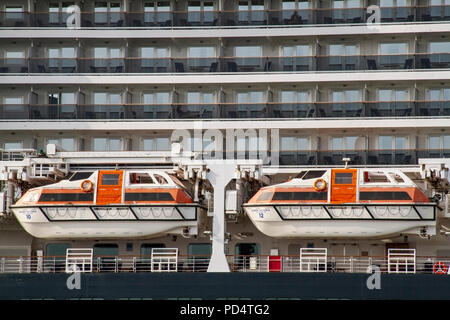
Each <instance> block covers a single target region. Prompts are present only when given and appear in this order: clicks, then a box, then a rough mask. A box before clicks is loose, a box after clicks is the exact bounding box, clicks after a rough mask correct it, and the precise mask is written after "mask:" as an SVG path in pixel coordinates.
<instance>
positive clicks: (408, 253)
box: [388, 249, 416, 273]
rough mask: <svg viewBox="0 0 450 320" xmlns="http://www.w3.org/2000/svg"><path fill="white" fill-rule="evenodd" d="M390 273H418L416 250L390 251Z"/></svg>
mask: <svg viewBox="0 0 450 320" xmlns="http://www.w3.org/2000/svg"><path fill="white" fill-rule="evenodd" d="M388 273H416V249H389V250H388Z"/></svg>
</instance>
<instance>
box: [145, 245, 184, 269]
mask: <svg viewBox="0 0 450 320" xmlns="http://www.w3.org/2000/svg"><path fill="white" fill-rule="evenodd" d="M151 271H152V272H177V271H178V249H177V248H153V249H152V262H151Z"/></svg>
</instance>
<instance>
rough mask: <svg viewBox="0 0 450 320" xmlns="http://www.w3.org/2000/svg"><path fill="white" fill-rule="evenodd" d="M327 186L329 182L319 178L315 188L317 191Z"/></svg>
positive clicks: (315, 182)
mask: <svg viewBox="0 0 450 320" xmlns="http://www.w3.org/2000/svg"><path fill="white" fill-rule="evenodd" d="M326 187H327V182H326V181H325V180H323V179H317V180H316V181H314V189H315V190H316V191H323V190H325V188H326Z"/></svg>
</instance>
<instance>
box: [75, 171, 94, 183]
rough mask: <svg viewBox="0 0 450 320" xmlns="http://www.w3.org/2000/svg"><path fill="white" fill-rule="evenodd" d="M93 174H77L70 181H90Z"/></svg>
mask: <svg viewBox="0 0 450 320" xmlns="http://www.w3.org/2000/svg"><path fill="white" fill-rule="evenodd" d="M92 173H93V172H75V173H74V174H73V175H72V176H71V177H70V179H69V181H78V180H85V179H88V178H89V177H90V176H91V175H92Z"/></svg>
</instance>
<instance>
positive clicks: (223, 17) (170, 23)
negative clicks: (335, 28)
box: [0, 5, 450, 28]
mask: <svg viewBox="0 0 450 320" xmlns="http://www.w3.org/2000/svg"><path fill="white" fill-rule="evenodd" d="M369 16H370V14H368V13H367V8H365V7H364V8H346V9H337V8H336V9H334V8H317V9H299V10H292V9H291V10H253V11H189V12H186V11H160V12H123V11H122V12H95V13H94V12H84V11H83V9H82V12H81V27H84V28H101V27H115V28H116V27H126V28H129V27H136V28H139V27H141V28H143V27H144V28H152V27H157V28H161V27H166V28H167V27H169V28H171V27H198V26H200V27H211V26H218V27H220V26H224V27H230V26H277V25H283V26H292V25H315V24H327V25H330V24H363V23H366V21H367V18H368V17H369ZM67 17H68V14H67V13H65V12H59V13H58V12H36V13H35V12H0V27H13V28H15V27H56V28H61V27H66V21H67ZM449 20H450V6H449V5H443V6H416V7H385V8H381V22H382V23H390V22H422V21H449Z"/></svg>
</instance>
